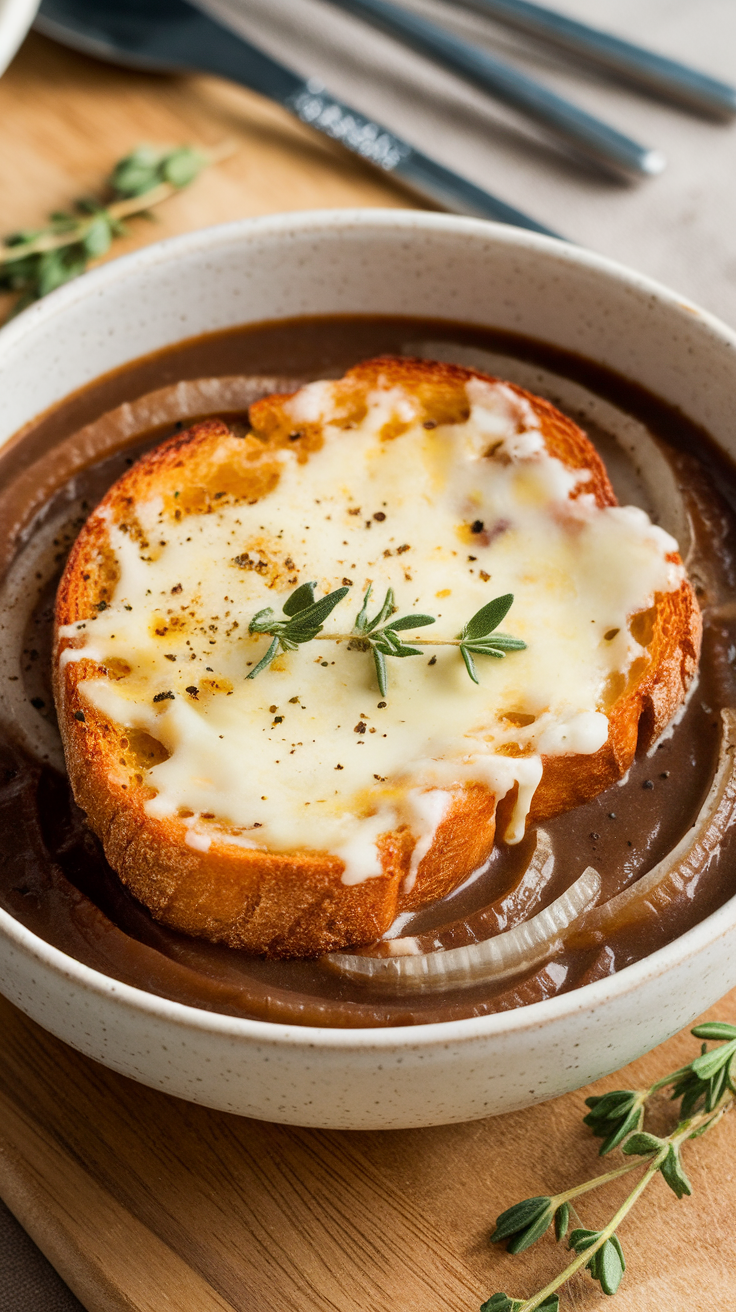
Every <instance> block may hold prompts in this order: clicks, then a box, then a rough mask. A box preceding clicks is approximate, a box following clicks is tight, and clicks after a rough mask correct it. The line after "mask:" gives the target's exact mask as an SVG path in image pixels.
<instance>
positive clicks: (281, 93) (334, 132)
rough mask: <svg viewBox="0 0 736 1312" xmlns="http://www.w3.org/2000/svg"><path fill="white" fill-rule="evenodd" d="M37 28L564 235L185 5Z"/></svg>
mask: <svg viewBox="0 0 736 1312" xmlns="http://www.w3.org/2000/svg"><path fill="white" fill-rule="evenodd" d="M36 27H37V28H38V30H39V31H41V32H43V33H45V35H46V36H49V37H52V38H53V39H54V40H56V41H60V42H61V43H62V44H63V45H67V46H72V47H73V48H74V49H76V50H82V51H84V52H85V53H86V54H90V55H95V56H97V57H98V58H100V59H106V60H109V61H111V62H112V63H116V64H124V65H128V66H130V67H134V68H143V69H147V70H149V71H151V72H181V71H182V70H189V71H197V72H207V73H215V74H218V75H219V76H220V77H225V78H229V79H230V80H231V81H233V82H239V83H241V85H243V86H247V87H250V89H251V90H252V91H257V92H259V94H260V95H262V96H266V97H268V98H269V99H270V100H275V101H276V102H277V103H278V104H279V105H283V107H284V108H285V109H288V110H289V112H290V113H292V114H294V115H295V116H296V118H298V119H300V120H301V121H302V122H303V123H307V124H309V126H310V127H313V128H314V129H315V130H316V131H317V132H322V133H323V134H324V135H325V136H327V137H331V138H332V139H333V140H335V141H339V142H341V143H342V145H343V146H345V147H346V149H347V150H350V151H352V152H353V153H354V154H356V155H359V156H360V157H361V159H364V160H367V161H368V162H369V163H371V164H375V165H376V167H377V168H379V169H382V170H383V171H384V172H386V173H390V174H392V175H393V176H394V177H397V178H400V179H401V181H402V182H405V183H407V184H408V185H409V186H410V187H412V188H413V189H414V190H415V191H417V192H419V194H420V195H422V196H425V197H427V198H428V199H429V200H431V201H433V202H434V203H436V204H438V205H440V206H441V207H442V208H444V209H449V210H453V211H454V212H455V213H459V214H473V215H478V216H480V217H481V218H484V219H495V220H496V221H497V222H499V223H509V224H512V225H514V226H515V227H518V228H529V229H530V230H531V231H532V232H542V233H546V234H547V235H548V236H551V237H554V236H557V234H556V233H554V232H552V230H551V229H550V228H547V227H545V226H544V224H542V223H537V221H536V219H532V218H530V217H529V216H528V215H527V214H522V213H521V211H520V210H517V209H514V208H513V207H512V206H511V205H507V204H506V203H505V201H502V200H499V199H498V198H497V197H495V196H492V195H490V193H489V192H487V191H484V190H483V189H482V188H481V187H476V186H475V184H474V183H472V182H469V181H468V180H467V179H466V178H462V177H460V176H459V175H458V174H457V173H453V172H452V170H451V169H447V168H445V167H444V165H442V164H438V163H437V161H436V160H433V159H431V158H430V157H429V156H428V155H424V154H422V152H421V151H418V150H415V149H414V148H413V146H410V145H409V144H408V142H406V141H402V139H401V138H400V137H397V136H395V135H394V133H393V132H390V131H389V130H388V129H387V128H384V127H382V126H381V124H380V123H376V122H374V121H373V120H372V119H368V118H366V117H365V116H364V115H363V114H360V113H359V112H358V111H357V110H355V109H351V108H350V106H349V105H346V104H344V103H343V102H342V101H340V100H337V99H336V98H335V97H334V96H332V95H330V93H329V92H328V91H327V90H326V89H325V88H324V87H323V86H322V84H321V83H319V82H316V81H314V80H307V81H305V80H304V79H303V78H302V77H300V76H299V75H298V74H297V73H294V72H292V70H291V69H290V68H287V67H286V66H285V65H284V64H280V63H278V62H277V61H276V60H275V59H272V58H271V56H270V55H267V54H265V53H264V51H262V50H259V49H258V48H257V47H256V46H254V45H251V44H250V42H248V41H245V40H243V39H242V38H241V37H239V36H236V35H235V33H234V32H231V31H230V30H229V29H228V28H225V27H223V26H221V25H220V24H219V23H216V22H215V21H214V19H211V18H209V17H207V16H206V15H205V14H203V13H200V11H199V10H197V9H194V8H193V7H192V6H191V5H190V4H187V3H186V0H43V3H42V4H41V8H40V10H39V15H38V18H37V19H36Z"/></svg>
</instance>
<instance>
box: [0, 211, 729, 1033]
mask: <svg viewBox="0 0 736 1312" xmlns="http://www.w3.org/2000/svg"><path fill="white" fill-rule="evenodd" d="M371 227H374V228H379V229H380V228H398V229H403V230H406V231H407V232H411V231H416V230H417V229H424V230H430V231H431V230H444V231H448V232H452V233H454V234H456V235H457V234H462V233H463V232H465V233H467V234H468V235H476V236H480V237H485V238H488V237H490V236H492V237H493V239H494V241H497V242H498V243H500V244H505V245H508V246H509V247H510V248H512V249H519V248H521V249H531V250H537V251H540V252H546V253H547V254H548V255H549V257H550V261H551V263H552V264H554V263H557V264H558V265H562V266H565V265H576V266H578V267H580V266H582V267H587V268H589V269H591V270H594V271H595V272H597V273H600V274H602V275H604V276H607V277H608V278H610V279H612V280H614V281H616V282H618V283H619V284H622V285H624V286H627V287H629V288H630V289H631V290H632V291H635V292H637V293H644V294H645V295H648V296H650V297H651V298H652V299H653V300H656V301H658V302H660V303H662V304H664V305H665V306H667V307H669V308H670V309H671V310H672V311H673V313H674V314H675V315H678V314H680V315H688V316H689V315H693V314H694V315H697V317H698V318H699V319H700V320H701V322H702V323H703V326H704V327H705V328H706V329H710V331H711V333H712V334H713V335H714V336H715V337H716V338H718V339H719V341H720V342H721V343H722V344H723V345H726V346H730V347H731V349H732V350H733V351H734V353H735V359H734V366H735V370H736V332H734V331H732V330H731V329H730V328H729V327H728V326H727V325H726V324H725V323H723V322H722V321H721V320H720V319H718V318H716V316H715V315H712V314H710V313H709V312H708V311H706V310H703V309H701V307H700V306H698V305H696V304H695V303H694V302H692V301H690V300H689V299H688V298H687V297H686V296H681V295H679V294H678V293H677V292H674V291H672V290H670V289H669V288H668V287H666V286H664V285H663V284H662V283H659V282H657V281H655V280H654V279H651V278H648V277H646V276H645V275H644V274H639V273H636V272H635V271H634V270H632V269H629V268H627V267H626V266H625V265H621V264H619V263H617V262H616V261H614V260H610V259H608V258H607V257H605V256H602V255H597V254H595V253H594V252H592V251H588V250H585V249H584V248H582V247H578V246H574V245H572V244H568V243H566V242H563V241H559V240H557V239H555V238H551V237H544V236H541V235H539V234H537V233H531V232H526V231H524V230H522V229H519V228H511V227H508V226H506V225H503V224H496V223H488V222H486V221H484V220H480V219H470V218H462V217H459V216H455V215H446V214H431V213H426V212H424V211H420V210H370V209H365V210H363V209H345V210H310V211H302V212H297V213H295V214H277V215H268V216H265V217H262V218H255V219H239V220H236V221H234V222H232V223H225V224H218V225H216V226H214V227H210V228H202V229H200V230H198V231H196V232H194V233H187V234H184V235H182V236H178V237H169V238H167V239H166V240H164V241H161V242H156V243H155V244H153V245H151V246H147V247H144V249H143V250H140V251H134V252H132V253H131V254H129V255H125V256H122V257H120V258H119V259H117V260H113V261H111V262H110V263H108V264H105V265H103V266H102V267H101V268H99V269H95V270H93V271H92V272H90V273H87V274H86V275H85V276H84V277H83V278H80V279H78V280H77V281H75V282H72V283H70V284H68V285H67V286H66V287H61V288H59V290H58V291H56V292H53V293H52V294H51V295H50V296H48V297H46V298H45V299H44V300H43V301H40V302H38V303H37V304H36V305H34V306H31V307H30V308H29V309H28V310H26V311H25V312H24V314H23V315H22V316H21V317H20V318H19V319H17V320H13V321H12V322H11V323H10V324H8V325H6V326H5V327H4V328H3V329H1V330H0V351H2V349H3V347H4V346H5V345H6V344H13V345H16V344H18V343H21V342H22V340H23V338H24V337H25V336H26V335H29V334H31V333H33V332H34V331H35V328H36V326H37V325H38V324H40V323H43V321H44V320H46V319H52V318H54V317H55V316H57V315H63V314H64V312H65V310H66V308H67V307H68V306H70V305H74V304H75V303H77V302H78V301H80V300H85V299H87V298H88V297H89V296H90V295H94V294H96V293H99V292H104V290H105V288H106V287H108V286H110V285H111V284H112V283H115V282H117V281H118V280H120V279H125V278H126V277H127V276H128V273H130V272H133V271H138V272H139V271H144V270H145V269H146V268H147V267H151V266H153V265H157V264H159V263H161V262H162V261H164V262H167V263H168V262H169V261H171V260H175V259H177V258H178V257H180V256H186V255H192V254H197V253H200V252H206V251H208V250H212V249H213V248H216V247H218V246H219V245H220V244H223V245H227V244H229V243H231V242H232V241H233V238H238V237H241V236H242V238H243V239H244V240H246V241H247V239H248V238H249V237H250V236H251V235H252V236H254V237H255V236H258V235H259V234H264V235H265V234H269V235H272V236H279V235H283V236H284V237H286V236H287V235H288V234H289V233H294V232H299V233H309V231H310V230H311V231H319V232H324V231H325V229H329V228H336V229H341V230H345V229H350V228H362V229H366V228H371ZM489 326H490V325H489ZM734 928H736V895H734V897H732V898H730V899H729V900H728V902H726V903H724V905H723V906H722V907H719V908H718V910H717V911H714V912H712V913H711V915H709V916H707V917H706V918H705V919H704V920H702V921H700V923H699V924H697V925H694V926H693V927H692V929H689V930H687V931H686V932H685V933H684V934H681V935H680V936H679V937H678V938H676V939H674V940H673V942H671V943H668V944H666V945H665V946H664V947H662V948H658V949H657V950H656V951H655V952H652V953H650V954H649V955H648V956H646V957H644V958H642V960H641V961H636V962H634V963H633V964H632V965H630V966H625V967H624V968H623V969H622V970H620V971H618V972H617V973H616V974H614V975H608V976H606V977H605V978H604V979H601V980H596V981H594V982H593V983H591V984H585V985H582V986H581V987H580V988H576V989H572V990H571V991H570V992H569V993H563V994H559V995H557V996H556V997H553V998H548V999H546V1000H544V1001H542V1002H534V1003H530V1004H528V1005H526V1006H523V1007H518V1008H514V1009H512V1010H510V1011H504V1012H492V1013H490V1014H489V1015H486V1016H471V1017H467V1018H465V1019H462V1020H449V1021H436V1022H433V1023H430V1024H417V1025H397V1026H385V1027H384V1026H381V1027H378V1026H377V1027H375V1028H365V1029H363V1028H357V1027H332V1026H313V1025H294V1024H283V1023H281V1022H276V1021H265V1020H256V1019H250V1018H248V1017H240V1016H230V1015H226V1014H225V1013H223V1012H215V1011H207V1010H205V1009H204V1008H199V1007H190V1006H187V1005H186V1004H184V1003H180V1002H174V1001H173V1000H171V999H169V998H165V997H161V996H159V995H158V994H155V993H149V992H147V991H146V990H144V989H139V988H136V987H135V986H133V985H130V984H125V983H123V982H122V981H120V980H117V979H114V978H113V977H111V976H109V975H105V974H103V973H102V972H101V971H97V970H94V969H93V968H92V967H90V966H86V965H84V964H83V963H82V962H80V961H77V960H76V958H74V957H71V956H68V955H67V954H66V953H64V952H62V951H61V950H60V949H59V948H55V947H53V945H52V944H50V943H47V942H46V941H45V940H44V939H42V938H40V937H39V936H38V935H36V934H34V933H33V932H32V931H31V930H29V929H27V928H26V927H25V926H24V925H22V924H21V923H20V922H19V921H17V920H16V919H15V918H14V917H13V916H11V915H10V913H9V912H7V911H5V910H3V909H2V908H0V933H2V934H3V935H4V936H5V937H7V938H8V939H9V940H10V941H11V942H13V943H15V944H16V946H17V947H18V948H19V949H20V950H21V951H22V952H24V953H25V954H27V955H30V956H32V957H35V958H36V960H38V962H39V963H40V964H43V965H44V966H46V967H48V968H49V969H51V970H52V971H54V972H55V973H56V974H58V975H61V976H62V977H66V978H67V979H69V980H71V981H73V982H74V983H76V984H77V985H78V986H80V987H81V988H82V989H84V990H86V991H87V992H89V993H91V994H96V995H102V996H107V997H109V998H110V999H111V1000H112V999H114V1000H115V1001H116V1002H117V1003H119V1004H120V1005H122V1006H124V1007H126V1008H128V1009H129V1010H130V1011H133V1012H144V1013H146V1014H148V1015H153V1016H157V1017H159V1018H161V1019H162V1020H167V1021H169V1022H172V1023H174V1024H177V1025H179V1026H181V1027H182V1028H184V1029H195V1030H201V1031H209V1032H211V1033H215V1034H220V1035H225V1036H227V1037H231V1038H235V1039H237V1038H242V1039H253V1040H257V1041H259V1042H261V1043H263V1042H266V1043H272V1044H274V1045H276V1046H284V1045H285V1046H288V1047H301V1048H306V1049H309V1048H317V1047H319V1048H329V1049H338V1050H343V1051H345V1052H348V1051H356V1050H369V1049H371V1048H375V1049H379V1050H386V1049H391V1048H401V1047H403V1046H406V1047H416V1046H420V1047H424V1046H426V1047H433V1046H438V1045H439V1046H442V1045H445V1044H450V1043H457V1042H463V1041H474V1040H476V1039H481V1038H488V1037H491V1036H493V1035H494V1034H498V1035H501V1034H507V1033H509V1032H512V1031H519V1032H522V1031H524V1030H532V1029H537V1028H538V1027H540V1026H542V1025H544V1024H545V1023H551V1022H553V1021H555V1020H560V1019H562V1018H563V1017H569V1016H574V1015H575V1014H576V1013H583V1012H585V1013H588V1012H591V1011H595V1010H597V1008H598V1007H599V1006H602V1005H603V1004H604V1003H606V1002H608V1001H611V1000H613V999H614V998H618V997H623V996H625V995H626V994H627V993H631V992H635V991H636V990H637V989H639V988H640V987H641V986H642V985H643V984H644V983H645V982H646V981H647V980H648V979H652V978H656V977H657V976H660V975H663V974H666V973H667V971H668V970H670V969H672V968H673V967H675V966H677V965H679V964H682V963H684V962H686V961H687V960H689V959H692V958H694V957H696V956H698V955H699V954H700V953H701V952H702V951H704V950H705V948H707V947H709V946H710V945H712V944H713V943H715V942H717V940H718V939H720V938H723V937H725V935H726V934H728V933H729V932H730V931H732V930H733V929H734Z"/></svg>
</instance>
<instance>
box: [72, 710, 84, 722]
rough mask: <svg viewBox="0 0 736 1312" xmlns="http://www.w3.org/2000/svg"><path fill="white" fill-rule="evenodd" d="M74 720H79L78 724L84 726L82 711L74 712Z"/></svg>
mask: <svg viewBox="0 0 736 1312" xmlns="http://www.w3.org/2000/svg"><path fill="white" fill-rule="evenodd" d="M74 719H75V720H79V723H80V724H84V723H85V718H84V711H75V712H74Z"/></svg>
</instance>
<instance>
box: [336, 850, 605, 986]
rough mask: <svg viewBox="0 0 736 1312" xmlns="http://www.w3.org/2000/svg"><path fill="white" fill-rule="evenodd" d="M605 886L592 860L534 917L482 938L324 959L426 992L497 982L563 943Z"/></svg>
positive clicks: (364, 978) (347, 971)
mask: <svg viewBox="0 0 736 1312" xmlns="http://www.w3.org/2000/svg"><path fill="white" fill-rule="evenodd" d="M600 890H601V879H600V875H599V874H598V872H597V871H596V870H594V869H593V868H592V866H588V868H587V869H586V870H584V871H583V873H582V875H581V876H580V877H579V879H576V880H575V883H574V884H572V885H571V886H570V888H568V889H567V891H566V892H565V893H563V894H562V895H561V897H558V898H555V901H554V902H552V903H550V905H549V906H548V907H545V908H544V910H543V911H539V912H538V913H537V915H536V916H532V919H531V920H527V921H524V922H523V923H522V924H521V925H516V926H515V927H514V929H510V930H507V932H506V933H505V934H497V935H496V936H495V937H494V938H488V939H486V940H485V941H484V942H482V943H471V944H468V945H467V946H465V947H460V948H450V949H448V950H447V951H445V952H417V953H413V952H412V953H410V954H408V955H405V956H391V957H366V956H360V955H358V954H353V953H348V952H332V953H330V955H329V956H327V957H323V959H322V960H323V962H324V964H325V965H326V966H329V967H330V968H331V969H333V970H338V971H339V972H340V973H341V974H343V975H348V976H349V977H350V978H351V979H353V980H357V981H361V982H363V983H365V984H381V985H391V986H393V987H398V988H403V989H416V990H421V991H423V992H429V991H430V990H432V991H434V990H437V989H451V988H469V987H471V986H472V985H474V984H481V983H483V982H484V981H491V982H493V983H495V982H497V981H500V980H504V979H506V978H507V977H509V976H511V975H516V974H518V973H519V972H521V971H524V970H531V969H533V968H534V967H535V966H538V965H541V963H542V962H544V961H547V960H548V959H549V958H550V957H551V956H552V955H553V954H554V953H555V952H556V951H557V950H558V949H559V948H560V947H561V945H562V942H563V938H564V935H565V931H566V930H568V929H569V928H570V926H571V925H572V924H573V923H574V922H575V921H576V920H577V919H578V917H579V916H580V915H581V913H582V912H583V911H585V910H586V908H588V907H590V906H591V905H592V903H593V902H595V900H596V898H597V897H598V896H599V894H600Z"/></svg>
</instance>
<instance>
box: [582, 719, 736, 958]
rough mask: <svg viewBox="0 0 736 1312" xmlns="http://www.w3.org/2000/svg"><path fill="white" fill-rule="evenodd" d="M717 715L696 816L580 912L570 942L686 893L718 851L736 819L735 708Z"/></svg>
mask: <svg viewBox="0 0 736 1312" xmlns="http://www.w3.org/2000/svg"><path fill="white" fill-rule="evenodd" d="M721 718H722V721H723V729H722V736H721V748H720V755H719V759H718V765H717V767H716V772H715V775H714V778H713V783H712V784H711V786H710V790H709V792H708V796H707V797H706V799H705V801H704V803H703V805H702V807H701V809H700V812H699V814H698V818H697V820H696V821H695V823H694V824H693V825H692V826H691V828H690V829H688V831H687V833H686V834H685V835H684V837H683V838H681V839H680V841H679V843H677V844H676V846H675V847H673V849H672V851H671V852H668V853H667V856H666V857H664V858H663V859H662V860H661V861H659V862H658V863H657V865H656V866H653V867H652V869H651V870H649V871H647V873H646V874H645V875H642V876H641V878H640V879H637V880H636V882H635V883H634V884H630V885H629V887H628V888H625V889H624V890H623V892H621V893H618V894H617V896H616V897H612V898H611V899H610V901H608V902H605V903H604V904H603V905H602V906H600V907H595V908H594V909H592V910H590V911H588V912H586V914H585V915H584V916H581V918H580V920H579V922H578V923H577V924H576V926H575V929H574V932H573V934H572V935H571V936H570V938H569V940H568V941H569V943H570V946H571V947H576V948H578V947H589V946H593V945H596V944H599V943H601V942H603V941H606V940H608V939H609V938H610V937H611V935H612V934H613V933H614V932H616V931H617V930H619V929H621V928H622V927H623V926H625V925H629V924H632V923H634V922H641V921H642V920H643V919H644V918H645V916H647V915H650V916H657V915H659V914H661V913H662V912H663V911H664V910H665V909H666V907H668V906H669V904H670V903H671V902H672V900H673V898H675V897H682V896H685V897H687V895H688V884H690V883H691V882H692V881H693V880H695V879H697V878H698V876H699V875H702V873H703V871H704V870H706V869H707V868H708V865H709V864H710V862H711V861H712V860H713V858H714V857H715V856H717V854H718V851H719V848H720V846H721V844H722V842H723V840H724V838H725V835H726V832H727V830H728V828H729V826H730V825H732V824H733V823H734V822H736V763H735V762H734V757H735V756H736V710H732V709H727V710H722V711H721Z"/></svg>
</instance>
